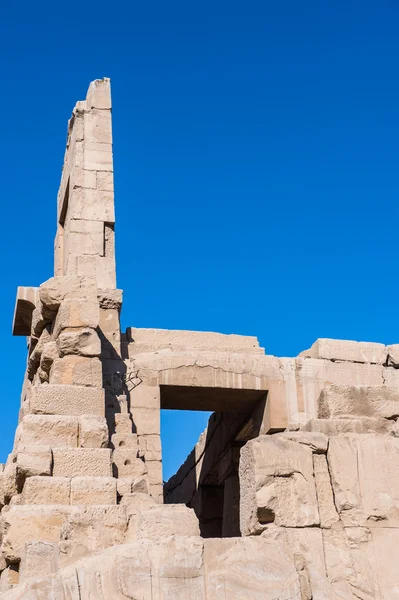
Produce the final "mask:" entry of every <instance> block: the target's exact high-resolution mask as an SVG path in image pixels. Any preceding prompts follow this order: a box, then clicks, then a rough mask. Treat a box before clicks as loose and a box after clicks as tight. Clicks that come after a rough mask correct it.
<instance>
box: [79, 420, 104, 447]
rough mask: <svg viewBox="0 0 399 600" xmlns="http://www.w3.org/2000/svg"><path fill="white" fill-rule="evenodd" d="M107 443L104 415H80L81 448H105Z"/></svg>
mask: <svg viewBox="0 0 399 600" xmlns="http://www.w3.org/2000/svg"><path fill="white" fill-rule="evenodd" d="M107 445H108V426H107V421H106V420H105V417H94V416H82V417H80V419H79V446H80V447H81V448H106V447H107Z"/></svg>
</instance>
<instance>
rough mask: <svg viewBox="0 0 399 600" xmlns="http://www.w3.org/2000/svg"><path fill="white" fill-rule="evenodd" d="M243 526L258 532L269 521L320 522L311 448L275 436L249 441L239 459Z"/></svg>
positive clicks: (249, 531)
mask: <svg viewBox="0 0 399 600" xmlns="http://www.w3.org/2000/svg"><path fill="white" fill-rule="evenodd" d="M240 489H241V498H240V527H241V532H242V534H243V535H249V534H256V533H260V532H261V531H262V530H264V529H265V528H266V527H267V526H268V524H269V523H275V525H283V526H285V527H306V526H308V527H309V526H314V525H318V524H319V523H320V519H319V514H318V508H317V499H316V490H315V484H314V477H313V457H312V451H311V449H310V448H309V447H307V446H306V445H304V444H296V443H293V442H292V441H289V440H285V439H282V438H276V437H274V436H260V437H258V438H256V439H254V440H251V441H249V442H247V444H246V445H245V446H244V448H243V449H242V450H241V460H240Z"/></svg>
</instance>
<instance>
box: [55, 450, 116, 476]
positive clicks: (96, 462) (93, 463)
mask: <svg viewBox="0 0 399 600" xmlns="http://www.w3.org/2000/svg"><path fill="white" fill-rule="evenodd" d="M53 461H54V463H53V475H54V477H78V476H83V477H89V476H93V477H111V475H112V472H111V450H109V449H108V448H77V449H72V448H65V449H64V448H54V449H53Z"/></svg>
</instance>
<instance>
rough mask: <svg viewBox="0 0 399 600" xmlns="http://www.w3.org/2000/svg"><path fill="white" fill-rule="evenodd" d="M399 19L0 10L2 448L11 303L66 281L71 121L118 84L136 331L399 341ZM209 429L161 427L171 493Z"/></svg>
mask: <svg viewBox="0 0 399 600" xmlns="http://www.w3.org/2000/svg"><path fill="white" fill-rule="evenodd" d="M398 22H399V4H398V3H397V2H393V1H384V0H382V1H380V2H370V1H367V0H366V1H362V2H360V1H359V2H355V1H353V0H346V1H345V2H343V1H337V2H331V1H327V0H324V1H314V0H309V1H308V2H302V3H299V2H297V1H294V0H287V1H286V2H269V1H267V0H263V1H260V0H259V1H253V0H248V1H247V2H234V1H229V2H225V1H224V0H221V1H217V0H216V1H215V0H214V1H213V2H209V1H208V0H204V1H203V2H201V3H192V2H174V1H173V0H171V1H170V2H160V1H153V2H135V1H132V2H118V1H116V2H113V3H111V4H110V3H108V2H107V3H106V2H102V0H99V1H97V2H96V3H91V4H90V3H83V4H80V5H79V6H77V5H71V4H66V3H54V2H52V3H47V2H38V3H31V2H27V1H26V0H22V1H20V2H15V3H13V5H11V3H3V5H2V7H1V8H0V52H1V54H0V56H1V94H0V114H1V133H2V136H1V141H2V143H1V145H0V160H1V163H0V164H1V181H2V186H1V196H2V201H1V214H2V227H1V235H0V244H1V248H0V249H1V253H2V257H3V259H2V310H1V311H0V333H1V338H2V344H1V347H0V361H1V365H2V382H3V384H2V390H1V394H2V400H1V401H2V436H1V439H0V460H2V461H4V460H5V459H6V455H7V453H8V452H9V451H10V450H11V446H12V439H13V435H14V430H15V426H16V421H17V411H18V407H19V396H20V388H21V383H22V378H23V372H24V367H25V360H26V354H25V352H26V349H25V340H24V339H23V338H12V336H11V323H12V315H13V308H14V300H15V291H16V287H17V285H39V284H40V283H41V282H42V281H44V280H45V279H47V278H48V277H50V276H51V275H52V260H53V237H54V233H55V225H56V194H57V190H58V184H59V179H60V173H61V166H62V160H63V153H64V144H65V136H66V123H67V119H68V118H69V115H70V112H71V109H72V107H73V105H74V104H75V102H76V100H78V99H83V98H84V96H85V93H86V88H87V86H88V83H89V81H90V80H92V79H95V78H98V77H102V76H108V77H111V79H112V91H113V106H114V158H115V186H116V214H117V260H118V284H119V287H121V288H123V289H124V292H125V303H124V308H123V315H122V324H123V327H126V326H130V325H132V326H136V327H161V328H176V329H198V330H213V331H221V332H224V333H241V334H251V335H257V336H258V337H259V340H260V343H261V345H262V346H264V347H265V348H266V351H267V353H269V354H276V355H280V356H294V355H296V354H297V353H298V352H300V351H301V350H303V349H305V348H307V347H309V346H310V345H311V344H312V343H313V341H314V340H315V339H316V338H318V337H335V338H347V339H354V340H371V341H380V342H386V343H394V342H399V325H398V321H397V318H396V310H395V298H396V297H397V296H398V291H399V290H398V282H397V281H398V280H397V273H396V268H397V267H396V260H395V255H396V251H397V238H398V236H397V229H398V192H399V181H398V167H397V163H398V143H399V142H398V140H399V118H398V115H399V108H398V107H399V84H398V81H399V78H398V70H399V62H398V55H399V37H398V33H397V25H398ZM204 426H205V417H204V415H198V414H196V415H194V416H192V415H188V414H177V413H176V414H174V415H171V414H169V415H164V417H163V428H162V435H163V444H164V465H165V474H164V476H165V477H168V476H169V475H170V474H171V473H172V472H173V470H174V469H175V467H177V466H178V465H179V464H180V463H181V461H182V460H184V458H185V456H186V455H187V453H188V451H189V449H190V448H191V446H192V445H193V444H194V442H195V441H196V439H197V437H198V434H199V432H200V431H201V430H202V429H203V428H204Z"/></svg>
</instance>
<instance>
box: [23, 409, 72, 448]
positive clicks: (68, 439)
mask: <svg viewBox="0 0 399 600" xmlns="http://www.w3.org/2000/svg"><path fill="white" fill-rule="evenodd" d="M20 443H21V444H22V445H25V446H33V445H45V446H61V447H63V446H64V447H65V446H66V447H70V448H76V447H77V445H78V419H77V418H76V417H69V416H61V415H26V416H25V417H24V418H23V421H22V434H21V438H20Z"/></svg>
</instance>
